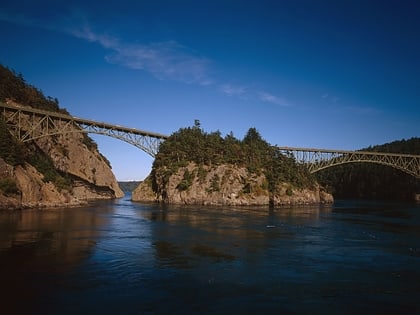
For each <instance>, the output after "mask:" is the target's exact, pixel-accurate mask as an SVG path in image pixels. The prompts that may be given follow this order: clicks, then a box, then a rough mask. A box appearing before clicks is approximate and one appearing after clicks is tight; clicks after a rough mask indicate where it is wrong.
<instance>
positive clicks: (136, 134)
mask: <svg viewBox="0 0 420 315" xmlns="http://www.w3.org/2000/svg"><path fill="white" fill-rule="evenodd" d="M0 109H1V113H2V115H3V119H4V120H5V122H6V125H7V126H8V129H9V130H10V132H11V133H12V134H13V135H14V136H15V137H16V138H17V139H18V140H19V141H21V142H27V141H31V140H35V139H38V138H41V137H46V136H52V135H57V134H65V133H71V132H82V133H96V134H101V135H105V136H109V137H113V138H116V139H119V140H122V141H125V142H127V143H130V144H132V145H134V146H136V147H137V148H139V149H141V150H143V151H144V152H146V153H147V154H149V155H151V156H152V157H154V156H155V155H156V154H157V152H158V150H159V145H160V144H161V143H162V142H163V141H164V140H165V139H166V138H167V137H168V136H166V135H162V134H159V133H154V132H148V131H144V130H140V129H135V128H126V127H122V126H118V125H113V124H108V123H104V122H97V121H94V120H88V119H82V118H77V117H73V116H70V115H67V114H62V113H58V112H50V111H44V110H39V109H35V108H32V107H27V106H20V105H17V104H4V103H0Z"/></svg>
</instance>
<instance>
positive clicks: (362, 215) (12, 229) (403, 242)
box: [0, 197, 420, 314]
mask: <svg viewBox="0 0 420 315" xmlns="http://www.w3.org/2000/svg"><path fill="white" fill-rule="evenodd" d="M0 267H1V268H0V279H1V285H2V293H1V299H2V309H4V310H7V312H6V313H5V314H256V313H261V314H320V313H322V314H420V205H419V204H417V205H416V204H404V203H389V202H380V201H375V202H372V201H370V202H367V201H349V200H347V201H338V202H336V203H335V204H334V205H332V206H305V207H293V208H284V209H277V210H269V209H268V208H234V207H228V208H220V207H215V208H212V207H200V206H199V207H197V206H195V207H163V206H158V205H143V204H139V203H132V202H131V201H130V200H129V197H126V198H123V199H120V200H116V201H106V202H98V203H94V204H92V205H89V206H87V207H80V208H71V209H52V210H25V211H19V212H9V211H2V212H0Z"/></svg>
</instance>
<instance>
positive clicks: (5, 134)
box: [0, 118, 25, 166]
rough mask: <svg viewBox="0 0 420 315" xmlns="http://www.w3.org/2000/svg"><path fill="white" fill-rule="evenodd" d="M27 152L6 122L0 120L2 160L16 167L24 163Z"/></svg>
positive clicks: (0, 156) (0, 152) (0, 153)
mask: <svg viewBox="0 0 420 315" xmlns="http://www.w3.org/2000/svg"><path fill="white" fill-rule="evenodd" d="M24 157H25V150H24V147H23V145H22V144H20V143H18V142H17V141H16V140H15V138H14V137H13V136H12V135H11V134H10V132H9V131H8V130H7V126H6V123H5V121H4V120H3V119H2V118H0V158H2V159H3V160H5V161H6V163H8V164H10V165H13V166H16V165H20V164H23V163H24Z"/></svg>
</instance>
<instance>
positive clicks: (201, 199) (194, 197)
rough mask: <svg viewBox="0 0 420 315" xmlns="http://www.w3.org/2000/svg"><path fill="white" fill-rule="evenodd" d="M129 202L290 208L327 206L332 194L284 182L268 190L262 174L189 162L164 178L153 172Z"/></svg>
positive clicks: (165, 173)
mask: <svg viewBox="0 0 420 315" xmlns="http://www.w3.org/2000/svg"><path fill="white" fill-rule="evenodd" d="M132 200H133V201H140V202H163V203H169V204H200V205H235V206H236V205H248V206H260V205H267V206H268V205H271V206H274V207H276V206H281V205H292V204H313V203H330V202H332V201H333V197H332V195H330V194H328V193H326V192H324V191H322V190H321V189H320V187H319V186H318V185H317V184H315V185H313V187H310V188H297V187H294V186H293V185H292V184H290V183H287V182H282V183H278V184H277V185H276V187H275V189H274V191H272V192H270V191H269V189H268V180H267V178H266V175H264V172H258V173H251V172H249V170H248V169H247V168H245V167H239V166H235V165H232V164H222V165H217V166H206V165H197V164H196V163H193V162H191V163H189V164H188V165H187V166H185V167H180V168H178V170H177V171H176V172H175V173H174V174H171V175H169V176H168V169H167V168H160V169H156V170H154V171H153V174H151V175H150V176H149V177H148V178H147V179H146V180H145V181H144V182H142V183H141V184H140V185H139V186H138V187H137V188H136V189H135V190H134V191H133V193H132Z"/></svg>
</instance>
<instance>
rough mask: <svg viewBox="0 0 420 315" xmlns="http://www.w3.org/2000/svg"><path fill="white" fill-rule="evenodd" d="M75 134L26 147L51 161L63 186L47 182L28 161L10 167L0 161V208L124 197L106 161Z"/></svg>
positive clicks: (67, 203) (50, 137)
mask: <svg viewBox="0 0 420 315" xmlns="http://www.w3.org/2000/svg"><path fill="white" fill-rule="evenodd" d="M75 128H76V127H75ZM74 131H75V132H69V133H65V134H58V135H52V136H48V137H41V138H38V139H36V140H33V141H32V142H30V143H29V144H28V145H27V147H26V148H25V150H26V151H27V152H33V151H34V150H36V151H37V154H38V156H40V155H41V156H45V157H46V158H48V159H50V160H51V161H52V164H53V166H52V167H53V168H54V172H57V174H60V175H61V176H63V177H60V179H63V178H66V180H67V182H66V183H65V184H62V185H61V184H60V181H59V180H57V181H52V180H48V178H47V176H46V174H45V172H42V171H40V170H39V169H37V168H36V166H35V165H33V163H31V161H28V160H25V162H24V163H19V164H17V165H11V164H8V163H7V162H6V161H5V160H4V159H2V158H0V209H5V208H26V207H51V206H67V205H77V204H81V203H84V202H86V201H88V200H93V199H111V198H119V197H122V196H123V192H122V191H121V189H120V187H119V186H118V183H117V181H116V179H115V176H114V174H113V173H112V171H111V167H110V165H109V162H108V161H107V160H106V159H105V158H104V157H103V156H102V155H101V154H100V153H99V152H98V150H97V149H96V146H95V145H92V144H93V142H92V141H91V140H90V139H89V138H86V136H85V135H84V134H82V133H80V132H79V131H78V130H74ZM86 139H88V140H86Z"/></svg>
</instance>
